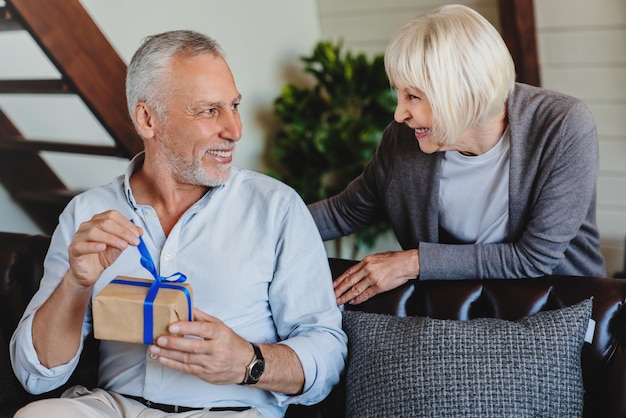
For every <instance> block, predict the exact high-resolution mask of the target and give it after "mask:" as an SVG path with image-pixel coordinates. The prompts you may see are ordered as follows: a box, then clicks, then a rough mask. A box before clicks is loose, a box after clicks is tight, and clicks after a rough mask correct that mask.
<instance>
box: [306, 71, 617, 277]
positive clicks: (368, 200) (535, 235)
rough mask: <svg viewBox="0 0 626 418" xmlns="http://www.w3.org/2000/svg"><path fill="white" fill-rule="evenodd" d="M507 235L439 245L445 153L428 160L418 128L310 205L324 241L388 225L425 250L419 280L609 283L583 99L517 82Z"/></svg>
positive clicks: (390, 141)
mask: <svg viewBox="0 0 626 418" xmlns="http://www.w3.org/2000/svg"><path fill="white" fill-rule="evenodd" d="M507 109H508V118H509V126H510V134H511V164H510V173H509V174H510V176H509V178H510V180H509V181H510V184H509V225H508V229H509V231H508V236H507V237H506V239H505V240H504V242H502V243H496V244H446V243H441V237H440V234H439V222H438V192H439V175H440V170H441V158H442V157H443V153H441V152H437V153H434V154H424V153H423V152H422V151H421V150H420V148H419V145H418V143H417V140H416V139H415V134H414V132H413V130H412V129H410V128H409V127H407V126H406V125H404V124H399V123H395V122H393V123H391V124H390V125H389V126H388V127H387V128H386V130H385V132H384V134H383V138H382V140H381V143H380V146H379V148H378V150H377V152H376V154H375V156H374V157H373V158H372V161H371V162H370V163H369V164H368V165H367V167H366V168H365V169H364V171H363V173H362V174H361V175H360V176H359V177H357V178H356V179H355V180H354V181H352V182H351V183H350V184H349V185H348V187H347V188H346V189H345V190H344V191H343V192H341V193H340V194H338V195H336V196H334V197H332V198H329V199H326V200H324V201H321V202H317V203H314V204H312V205H310V206H309V209H310V210H311V213H312V215H313V218H314V219H315V222H316V224H317V226H318V229H319V230H320V233H321V235H322V238H323V239H324V240H329V239H334V238H337V237H340V236H344V235H349V234H351V233H353V232H355V231H359V230H360V229H362V228H364V227H366V226H368V225H369V224H370V223H372V222H373V221H375V220H376V219H379V218H386V219H387V220H388V221H389V222H390V223H391V226H392V228H393V230H394V232H395V235H396V238H397V239H398V242H399V243H400V245H401V247H402V248H403V249H414V248H418V249H419V255H420V279H423V280H424V279H435V278H439V279H466V278H523V277H538V276H544V275H551V274H555V275H557V274H558V275H574V276H594V277H605V276H606V268H605V265H604V259H603V257H602V255H601V253H600V237H599V233H598V228H597V224H596V182H597V177H598V165H599V162H598V138H597V133H596V127H595V122H594V120H593V116H592V115H591V112H590V111H589V109H588V108H587V107H586V106H585V104H584V103H583V102H582V101H580V100H578V99H575V98H572V97H569V96H566V95H563V94H560V93H557V92H553V91H549V90H545V89H540V88H536V87H532V86H528V85H525V84H519V83H518V84H516V86H515V89H514V91H513V93H512V94H511V95H510V97H509V99H508V102H507Z"/></svg>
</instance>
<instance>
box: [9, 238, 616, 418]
mask: <svg viewBox="0 0 626 418" xmlns="http://www.w3.org/2000/svg"><path fill="white" fill-rule="evenodd" d="M48 243H49V239H48V238H47V237H44V236H34V235H24V234H15V233H2V232H0V275H1V276H0V277H1V283H0V298H1V299H0V310H1V311H0V314H1V316H2V333H1V334H0V340H1V342H2V351H1V352H0V416H2V417H10V416H12V414H13V412H14V411H15V410H16V409H17V408H19V407H20V406H21V405H23V404H25V403H26V402H30V401H31V400H33V399H35V398H37V397H35V396H32V395H28V394H27V393H26V392H24V390H23V389H22V388H21V386H20V385H19V383H18V382H17V381H16V380H15V377H14V376H13V373H12V371H11V367H10V364H9V361H8V350H7V345H8V342H9V339H10V337H11V335H12V333H13V330H14V328H15V326H16V324H17V321H18V320H19V318H20V317H21V314H22V312H23V310H24V308H25V307H26V304H27V303H28V301H29V300H30V298H31V296H32V294H33V292H34V291H35V290H36V288H37V286H38V281H39V279H40V277H41V275H42V260H43V258H44V256H45V253H46V250H47V247H48ZM351 263H353V262H351V261H347V260H338V259H331V260H330V264H331V268H332V270H333V274H334V275H335V276H336V275H338V274H339V273H341V272H343V271H345V269H346V268H348V267H349V266H350V265H351ZM591 296H593V313H592V317H593V319H594V320H595V321H596V331H595V335H594V338H593V344H591V345H590V344H585V346H584V347H583V352H582V360H581V361H582V368H583V381H584V386H585V392H586V394H585V400H584V405H585V417H626V310H625V308H624V306H623V304H624V301H625V298H626V280H623V279H606V278H584V277H544V278H540V279H527V280H464V281H446V280H442V281H429V282H415V283H409V284H407V285H405V286H403V287H400V288H398V289H396V290H394V291H391V292H388V293H386V294H383V295H379V296H377V297H375V298H373V299H371V300H370V301H367V302H366V303H364V304H362V305H359V306H358V309H359V310H364V311H368V312H377V313H386V314H392V315H398V316H411V315H417V316H428V317H432V318H440V319H460V320H466V319H471V318H478V317H494V318H502V319H509V320H515V319H519V318H521V317H523V316H526V315H530V314H534V313H536V312H539V311H543V310H551V309H555V308H559V307H565V306H570V305H573V304H576V303H577V302H579V301H582V300H583V299H587V298H589V297H591ZM349 309H357V307H349ZM86 347H87V348H86V350H85V352H84V353H83V359H82V360H81V364H80V366H79V369H77V371H76V372H75V374H74V376H73V377H72V378H71V380H70V382H69V383H68V384H73V383H77V382H80V383H81V384H85V385H87V386H89V385H95V382H96V373H97V362H98V351H97V344H96V343H94V342H93V341H91V342H89V344H87V346H86ZM60 390H61V389H59V390H57V391H54V393H49V394H45V395H43V396H56V395H57V394H58V393H59V392H60ZM344 397H345V387H344V383H343V381H342V383H340V384H339V385H338V386H337V387H336V388H335V389H334V390H333V392H332V393H331V395H330V396H329V397H328V398H327V399H326V400H325V401H323V402H322V403H320V404H319V405H315V406H313V407H303V406H292V407H290V408H289V410H288V412H287V416H288V417H332V418H337V417H341V416H343V415H344V404H345V399H344Z"/></svg>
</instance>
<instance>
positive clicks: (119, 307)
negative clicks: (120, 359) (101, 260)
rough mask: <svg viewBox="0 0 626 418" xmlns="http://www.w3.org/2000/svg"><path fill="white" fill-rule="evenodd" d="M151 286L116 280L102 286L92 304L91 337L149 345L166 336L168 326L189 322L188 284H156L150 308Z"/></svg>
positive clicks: (129, 279) (130, 279) (145, 281)
mask: <svg viewBox="0 0 626 418" xmlns="http://www.w3.org/2000/svg"><path fill="white" fill-rule="evenodd" d="M153 284H154V280H153V279H139V278H135V277H125V276H118V277H116V278H115V280H113V281H111V283H109V284H108V285H106V286H105V287H104V289H102V291H100V293H98V294H97V295H96V297H95V298H94V299H93V303H92V313H93V328H94V337H95V338H96V339H99V340H115V341H125V342H131V343H140V344H153V342H154V340H156V339H157V338H158V337H159V336H160V335H164V334H168V332H167V327H168V325H169V324H171V323H172V322H177V321H187V320H190V319H191V308H192V306H193V305H192V302H191V301H192V295H193V292H192V288H191V285H190V284H188V283H179V282H169V281H166V280H163V281H160V282H159V287H158V291H157V293H156V297H155V298H154V301H153V302H152V304H150V303H149V301H146V296H147V295H148V290H149V289H150V286H152V285H153ZM150 305H151V306H150ZM144 311H145V312H144ZM150 312H151V313H152V315H151V316H152V317H151V318H150ZM145 316H146V318H144V317H145ZM150 323H152V326H150ZM150 328H151V329H150Z"/></svg>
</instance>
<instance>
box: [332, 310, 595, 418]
mask: <svg viewBox="0 0 626 418" xmlns="http://www.w3.org/2000/svg"><path fill="white" fill-rule="evenodd" d="M343 315H344V316H343V323H344V329H345V331H346V333H347V334H348V350H349V351H348V352H349V356H348V366H347V377H346V379H347V380H346V383H347V393H346V395H347V400H346V415H347V416H348V417H358V418H366V417H373V418H385V417H394V418H395V417H436V418H442V417H515V418H521V417H580V416H581V415H582V410H583V382H582V371H581V365H580V356H581V350H582V346H583V342H584V337H585V333H586V330H587V324H588V322H589V318H590V316H591V300H590V299H589V300H585V301H583V302H580V303H579V304H577V305H574V306H570V307H567V308H563V309H559V310H554V311H545V312H540V313H537V314H535V315H532V316H529V317H526V318H523V319H521V320H519V321H515V322H512V321H505V320H501V319H493V318H482V319H472V320H469V321H454V320H440V319H431V318H421V317H409V318H400V317H395V316H388V315H380V314H372V313H364V312H350V311H345V312H344V313H343Z"/></svg>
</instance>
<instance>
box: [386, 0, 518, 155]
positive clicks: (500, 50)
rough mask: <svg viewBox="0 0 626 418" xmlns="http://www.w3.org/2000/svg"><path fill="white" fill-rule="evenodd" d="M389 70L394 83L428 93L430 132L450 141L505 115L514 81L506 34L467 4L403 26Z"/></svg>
mask: <svg viewBox="0 0 626 418" xmlns="http://www.w3.org/2000/svg"><path fill="white" fill-rule="evenodd" d="M385 70H386V71H387V76H388V77H389V82H390V83H391V86H392V87H393V88H396V89H402V88H417V89H419V90H421V91H423V92H424V94H425V95H426V98H427V99H428V101H429V102H430V105H431V108H432V112H433V120H432V126H431V135H432V137H433V138H434V140H435V141H436V142H439V143H441V144H449V145H451V144H454V142H456V140H457V139H458V138H459V136H460V135H461V133H463V132H464V131H465V130H467V129H468V128H474V127H478V126H481V125H483V124H485V123H486V122H488V121H490V120H491V119H493V117H495V116H497V115H499V114H501V113H502V111H503V110H504V106H505V102H506V100H507V97H508V95H509V93H510V92H511V91H512V89H513V87H514V85H515V67H514V64H513V59H512V58H511V54H510V53H509V50H508V49H507V47H506V45H505V43H504V41H503V40H502V37H501V36H500V34H499V33H498V32H497V31H496V29H495V28H494V27H493V26H492V25H491V24H490V23H489V22H488V21H487V20H486V19H485V18H484V17H482V16H481V15H480V14H478V13H477V12H475V11H474V10H472V9H470V8H469V7H466V6H462V5H447V6H443V7H440V8H437V9H435V10H433V11H431V12H428V13H425V14H422V15H419V16H417V17H416V18H414V19H413V20H411V21H409V22H408V23H406V24H405V25H404V26H402V27H401V28H400V29H399V30H398V31H397V32H396V33H395V34H394V35H393V37H392V38H391V41H390V43H389V45H388V47H387V51H386V52H385Z"/></svg>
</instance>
